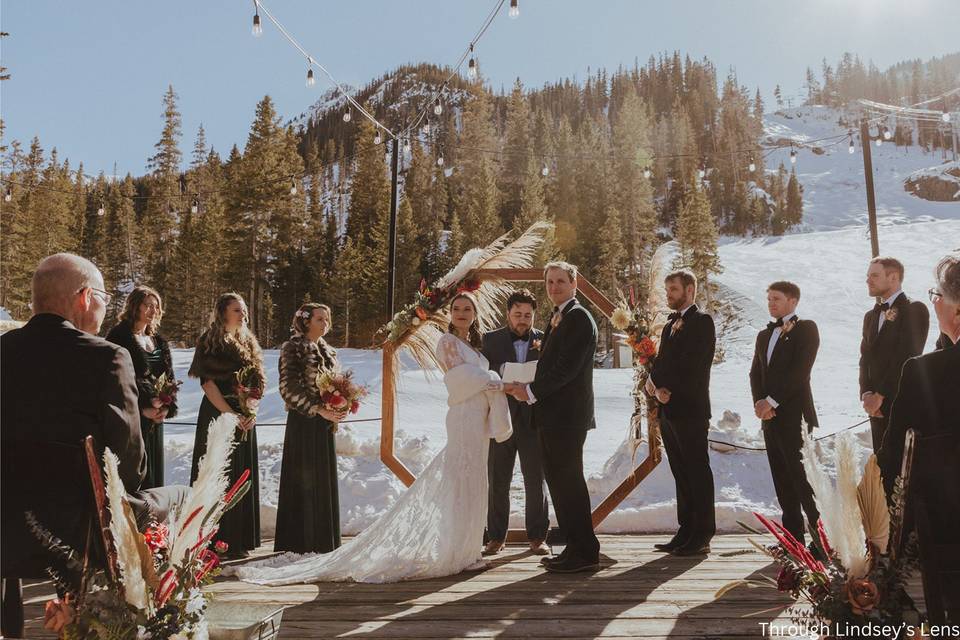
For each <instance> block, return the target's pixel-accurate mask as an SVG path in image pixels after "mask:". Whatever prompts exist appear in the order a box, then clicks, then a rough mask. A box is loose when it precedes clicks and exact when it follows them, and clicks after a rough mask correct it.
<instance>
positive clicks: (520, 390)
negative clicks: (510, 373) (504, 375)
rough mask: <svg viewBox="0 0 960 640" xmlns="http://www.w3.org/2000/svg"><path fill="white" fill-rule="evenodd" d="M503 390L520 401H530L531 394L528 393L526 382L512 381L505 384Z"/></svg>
mask: <svg viewBox="0 0 960 640" xmlns="http://www.w3.org/2000/svg"><path fill="white" fill-rule="evenodd" d="M503 390H504V391H505V392H506V393H508V394H510V395H511V396H513V397H514V398H516V399H517V400H519V401H520V402H528V401H529V400H530V396H529V395H527V385H525V384H520V383H518V382H512V383H509V384H507V385H504V387H503Z"/></svg>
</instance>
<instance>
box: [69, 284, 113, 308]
mask: <svg viewBox="0 0 960 640" xmlns="http://www.w3.org/2000/svg"><path fill="white" fill-rule="evenodd" d="M84 289H90V290H91V291H93V295H95V296H97V297H98V298H100V301H101V302H103V304H104V306H107V305H109V304H110V301H111V300H113V296H112V295H110V294H109V293H107V292H106V291H104V290H103V289H97V288H96V287H80V288H79V289H77V293H82V292H83V290H84Z"/></svg>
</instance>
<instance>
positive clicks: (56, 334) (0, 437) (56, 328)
mask: <svg viewBox="0 0 960 640" xmlns="http://www.w3.org/2000/svg"><path fill="white" fill-rule="evenodd" d="M0 348H2V354H3V359H2V363H3V366H2V379H0V389H2V397H3V403H2V407H0V415H2V420H0V424H2V428H0V441H2V448H3V458H4V464H3V474H2V475H3V480H2V488H0V493H2V504H3V537H2V540H3V545H2V546H3V549H2V557H3V565H4V575H8V574H7V571H8V570H9V571H14V572H15V573H12V574H9V575H18V573H16V572H17V571H23V572H21V573H19V575H24V576H29V575H31V568H34V569H35V567H37V566H40V567H43V566H46V565H47V564H48V562H47V561H46V559H47V558H48V556H47V555H46V552H45V550H44V549H43V548H42V547H40V546H39V544H38V543H37V541H36V538H35V537H34V536H33V534H31V532H30V531H29V530H28V529H27V527H26V525H25V523H24V516H23V511H24V509H25V508H30V509H32V510H34V511H38V513H37V517H38V519H39V520H40V521H41V524H43V526H44V527H46V528H47V529H48V530H50V531H51V532H52V533H54V534H55V535H57V536H58V537H60V538H61V539H62V540H63V541H64V542H66V543H67V544H69V545H71V546H72V547H73V548H74V549H76V550H77V551H79V552H80V553H82V552H83V541H84V539H85V533H86V531H85V528H86V527H85V525H86V521H87V516H88V515H89V513H90V502H89V501H88V500H86V499H84V498H85V496H87V495H88V494H87V493H86V492H88V491H89V487H90V482H89V476H88V474H87V472H86V468H85V467H84V466H82V465H79V464H78V465H77V467H76V468H75V469H74V470H73V473H72V474H68V475H65V474H64V470H63V469H60V468H52V466H55V463H52V462H51V461H50V460H47V459H38V456H37V455H36V452H39V451H45V450H53V449H58V448H63V449H66V448H70V447H74V448H76V453H75V454H73V456H72V459H73V460H77V461H79V460H80V458H79V456H80V449H79V447H78V445H79V444H80V442H81V440H82V439H83V438H84V437H86V436H87V435H92V436H93V437H94V439H95V440H96V443H97V446H98V448H99V449H100V451H101V452H102V451H103V448H104V447H109V448H110V450H111V451H112V452H113V453H114V454H115V455H116V456H117V457H118V458H119V461H120V464H119V471H120V479H121V480H122V482H123V486H124V488H125V489H126V490H127V493H128V494H130V493H133V492H136V491H137V489H138V488H139V486H140V482H141V480H142V479H143V477H144V475H145V474H146V457H145V455H144V446H143V437H142V436H141V433H140V411H139V406H138V404H137V385H136V379H135V376H134V371H133V362H132V361H131V360H130V354H129V353H128V352H127V350H126V349H124V348H123V347H120V346H117V345H115V344H113V343H110V342H108V341H106V340H104V339H103V338H99V337H97V336H95V335H91V334H89V333H86V332H83V331H80V330H78V329H77V328H76V327H74V326H73V325H72V324H71V323H70V322H68V321H66V320H64V319H63V318H61V317H60V316H57V315H53V314H40V315H36V316H34V317H33V318H31V319H30V321H29V322H28V323H27V324H26V325H25V326H23V327H22V328H20V329H15V330H13V331H10V332H8V333H5V334H4V335H3V336H2V337H0ZM65 459H66V458H65ZM78 473H79V474H82V475H81V477H79V478H78V477H76V474H78ZM141 505H142V503H140V504H138V503H137V501H136V500H131V506H133V507H134V509H135V511H136V510H137V508H138V506H141ZM17 567H19V569H18V568H17Z"/></svg>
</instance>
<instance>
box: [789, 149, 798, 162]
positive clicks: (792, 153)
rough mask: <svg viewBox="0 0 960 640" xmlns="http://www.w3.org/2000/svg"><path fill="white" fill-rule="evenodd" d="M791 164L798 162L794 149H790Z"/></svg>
mask: <svg viewBox="0 0 960 640" xmlns="http://www.w3.org/2000/svg"><path fill="white" fill-rule="evenodd" d="M790 164H797V152H796V151H794V150H793V149H791V150H790Z"/></svg>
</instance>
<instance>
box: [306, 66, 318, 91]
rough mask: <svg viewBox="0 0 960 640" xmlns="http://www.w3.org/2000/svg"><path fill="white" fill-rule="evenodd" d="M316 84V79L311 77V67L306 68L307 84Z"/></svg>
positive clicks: (309, 85)
mask: <svg viewBox="0 0 960 640" xmlns="http://www.w3.org/2000/svg"><path fill="white" fill-rule="evenodd" d="M315 84H317V79H316V78H314V77H313V69H307V86H308V87H312V86H313V85H315Z"/></svg>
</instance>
